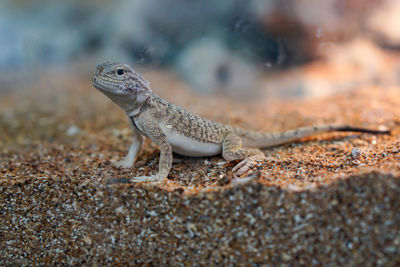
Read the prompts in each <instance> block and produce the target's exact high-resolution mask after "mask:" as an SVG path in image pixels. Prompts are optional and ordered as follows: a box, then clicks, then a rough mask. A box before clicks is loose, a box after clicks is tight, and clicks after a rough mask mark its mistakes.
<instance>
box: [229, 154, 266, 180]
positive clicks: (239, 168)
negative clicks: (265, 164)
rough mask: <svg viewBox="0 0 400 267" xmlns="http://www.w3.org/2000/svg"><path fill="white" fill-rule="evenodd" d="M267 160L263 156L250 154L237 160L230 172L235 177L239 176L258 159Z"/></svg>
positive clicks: (253, 165)
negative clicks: (239, 160)
mask: <svg viewBox="0 0 400 267" xmlns="http://www.w3.org/2000/svg"><path fill="white" fill-rule="evenodd" d="M264 160H268V158H266V157H265V156H260V155H256V156H251V157H248V158H245V159H244V160H242V161H241V162H239V163H238V164H237V165H236V166H235V167H233V169H232V172H233V175H234V176H235V177H239V176H241V175H242V174H243V173H245V172H247V171H248V170H250V169H252V168H254V167H255V166H256V165H257V164H258V163H259V161H264Z"/></svg>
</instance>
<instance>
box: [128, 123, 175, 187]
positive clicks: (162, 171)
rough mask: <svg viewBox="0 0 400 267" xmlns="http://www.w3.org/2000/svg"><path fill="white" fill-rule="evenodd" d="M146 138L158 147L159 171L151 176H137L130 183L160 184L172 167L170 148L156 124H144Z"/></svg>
mask: <svg viewBox="0 0 400 267" xmlns="http://www.w3.org/2000/svg"><path fill="white" fill-rule="evenodd" d="M144 131H145V133H146V135H147V137H148V138H150V139H151V140H152V141H153V142H154V143H156V144H157V145H158V146H159V147H160V162H159V170H158V173H157V174H154V175H151V176H139V177H134V178H132V179H130V181H131V182H148V181H151V182H161V181H163V180H164V179H167V177H168V173H169V171H170V170H171V167H172V147H171V145H170V144H169V143H168V141H167V137H166V136H165V134H164V132H163V131H162V130H161V128H160V127H159V126H158V124H156V123H154V124H149V123H148V122H147V123H146V124H145V129H144Z"/></svg>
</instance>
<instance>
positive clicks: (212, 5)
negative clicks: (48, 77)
mask: <svg viewBox="0 0 400 267" xmlns="http://www.w3.org/2000/svg"><path fill="white" fill-rule="evenodd" d="M399 18H400V1H398V0H348V1H342V0H322V1H312V0H284V1H282V0H219V1H214V0H202V1H200V0H193V1H187V0H117V1H106V0H97V1H89V0H86V1H82V0H79V1H78V0H70V1H53V0H35V1H28V0H2V1H1V2H0V92H1V91H3V92H4V91H10V90H15V89H18V88H23V87H24V86H27V84H28V85H29V84H30V83H31V81H32V80H34V79H36V78H37V77H39V76H41V75H42V74H43V73H46V72H47V71H49V70H52V71H55V70H59V71H67V70H73V71H77V70H78V71H79V73H82V74H83V75H86V76H87V75H89V74H90V73H91V72H92V71H93V70H94V67H95V65H96V64H98V63H101V62H104V61H121V62H126V63H129V64H132V65H133V66H135V67H137V68H139V69H140V68H147V69H162V70H168V71H171V73H174V74H176V75H177V76H176V77H178V78H179V79H181V80H182V81H183V82H185V83H186V84H187V85H188V86H189V87H190V88H191V89H193V90H196V91H198V92H203V93H222V94H224V95H225V94H226V95H231V96H240V97H243V96H254V95H260V94H266V95H267V96H272V95H273V96H284V97H309V96H321V95H322V96H326V95H330V94H332V93H337V92H340V91H343V90H351V89H352V88H354V87H356V86H358V85H362V84H371V83H390V84H393V83H394V84H399V82H400V78H399V77H400V64H399V60H398V59H399V57H398V54H397V52H398V50H399V49H400V19H399Z"/></svg>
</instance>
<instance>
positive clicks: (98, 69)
mask: <svg viewBox="0 0 400 267" xmlns="http://www.w3.org/2000/svg"><path fill="white" fill-rule="evenodd" d="M103 70H104V68H103V66H102V65H97V68H96V74H101V73H102V72H103Z"/></svg>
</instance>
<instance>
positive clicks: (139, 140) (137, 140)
mask: <svg viewBox="0 0 400 267" xmlns="http://www.w3.org/2000/svg"><path fill="white" fill-rule="evenodd" d="M129 121H130V125H131V129H132V133H133V141H132V144H131V146H130V147H129V151H128V154H127V155H126V156H125V157H124V158H123V159H122V160H120V161H119V162H118V163H117V164H116V166H117V167H119V168H132V167H133V164H135V161H136V156H137V154H138V153H139V151H140V149H141V148H142V146H143V142H144V136H143V135H142V134H141V133H140V132H139V131H138V130H137V129H136V127H134V126H133V124H132V122H131V120H129Z"/></svg>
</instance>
